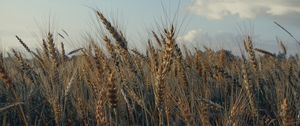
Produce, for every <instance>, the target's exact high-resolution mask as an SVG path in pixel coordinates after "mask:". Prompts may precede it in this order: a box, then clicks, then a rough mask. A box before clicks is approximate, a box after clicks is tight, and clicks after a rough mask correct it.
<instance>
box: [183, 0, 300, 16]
mask: <svg viewBox="0 0 300 126" xmlns="http://www.w3.org/2000/svg"><path fill="white" fill-rule="evenodd" d="M188 9H189V10H190V11H191V12H193V13H195V14H196V15H199V16H204V17H207V18H209V19H216V20H218V19H223V18H224V17H227V16H238V17H239V18H241V19H254V18H256V17H261V16H269V17H276V18H280V17H289V16H287V15H293V16H296V15H297V17H299V16H300V1H299V0H194V1H193V3H192V5H191V6H189V8H188Z"/></svg>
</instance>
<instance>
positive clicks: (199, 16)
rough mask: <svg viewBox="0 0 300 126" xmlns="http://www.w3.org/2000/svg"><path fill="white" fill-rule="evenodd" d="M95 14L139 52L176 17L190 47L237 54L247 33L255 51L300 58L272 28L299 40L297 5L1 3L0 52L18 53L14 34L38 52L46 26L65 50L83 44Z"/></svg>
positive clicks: (248, 1)
mask: <svg viewBox="0 0 300 126" xmlns="http://www.w3.org/2000/svg"><path fill="white" fill-rule="evenodd" d="M94 9H97V10H99V11H101V12H103V14H104V15H106V16H107V17H108V18H109V19H111V20H112V22H113V24H115V25H118V27H119V28H120V29H121V30H122V31H123V32H124V33H125V34H126V37H127V39H128V41H129V45H130V46H131V47H132V48H138V49H140V50H143V49H144V48H145V45H146V42H147V40H148V39H149V38H151V37H152V36H151V31H152V30H154V31H158V30H159V28H160V27H161V26H165V24H166V23H169V22H171V21H173V20H172V19H173V18H174V17H175V23H174V24H175V26H176V27H177V28H178V35H177V37H178V41H177V42H178V43H179V44H185V45H187V46H189V47H197V48H200V49H203V46H207V47H211V48H213V49H216V50H218V49H221V48H225V49H229V50H232V51H233V52H238V51H239V45H242V36H244V35H248V34H250V35H252V36H253V40H254V46H255V47H257V48H261V49H265V50H269V51H271V52H274V53H277V52H279V51H280V48H279V47H278V42H277V39H280V40H282V41H283V43H284V44H285V45H286V46H287V49H288V52H289V54H295V53H297V54H299V53H300V51H299V48H300V46H299V45H298V44H297V43H296V42H295V41H294V40H293V39H292V38H291V37H290V36H289V35H288V34H287V33H286V32H284V31H283V30H282V29H280V28H279V27H278V26H276V25H275V24H274V23H273V22H274V21H276V22H278V23H279V24H281V25H282V26H284V27H285V28H286V29H287V30H288V31H289V32H290V33H292V34H293V35H294V36H295V38H296V39H300V32H299V31H300V22H299V21H300V1H299V0H26V1H23V0H0V17H1V18H0V49H2V50H3V51H7V50H9V49H10V48H21V45H20V44H19V43H18V41H17V39H15V35H18V36H20V37H21V38H22V39H23V40H24V41H25V42H26V43H27V44H28V45H29V46H30V47H39V46H40V45H41V41H40V40H41V34H42V33H43V32H46V31H47V30H48V28H49V27H48V24H49V22H51V23H50V24H52V25H51V27H50V28H51V29H54V30H55V31H56V32H58V33H60V32H62V30H65V31H67V32H68V34H69V38H68V39H66V40H58V41H64V42H65V44H66V46H67V48H68V49H69V50H72V49H74V48H76V47H78V46H81V45H85V44H86V43H84V41H83V38H84V36H85V35H86V33H93V34H98V33H97V32H99V30H97V28H99V27H98V25H97V19H96V18H95V17H96V16H95V12H94ZM49 20H50V21H49ZM100 31H101V30H100Z"/></svg>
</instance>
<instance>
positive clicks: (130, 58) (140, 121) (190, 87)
mask: <svg viewBox="0 0 300 126" xmlns="http://www.w3.org/2000/svg"><path fill="white" fill-rule="evenodd" d="M95 14H96V16H97V18H98V20H99V23H100V24H101V25H102V26H104V28H105V29H103V30H106V31H107V33H108V34H105V35H103V36H102V40H97V39H95V38H92V37H91V38H89V39H86V43H89V44H88V45H87V47H82V48H78V49H74V50H73V51H70V52H66V50H65V47H64V43H60V42H58V41H56V39H55V38H56V36H61V35H58V34H56V33H53V32H50V31H49V32H48V33H47V34H46V35H45V36H47V37H45V38H44V39H43V40H42V41H41V45H42V46H41V48H38V49H36V50H35V49H32V48H30V47H28V46H27V45H26V43H25V42H24V41H23V40H22V38H21V37H18V36H16V38H17V40H18V41H19V42H20V44H21V45H22V46H23V47H24V49H25V50H26V54H25V53H24V52H23V53H21V51H18V50H15V49H12V50H11V51H9V52H8V53H7V56H6V54H4V53H1V60H0V123H1V125H3V126H10V125H11V126H15V125H24V126H29V125H33V126H35V125H70V126H71V125H83V126H88V125H92V126H93V125H97V126H106V125H107V126H131V125H133V126H137V125H141V126H157V125H159V126H185V125H187V126H247V125H249V126H257V125H262V126H263V125H267V126H268V125H270V126H277V125H283V126H297V125H300V107H299V106H300V59H299V57H297V56H290V57H288V56H287V54H286V52H287V49H286V47H285V45H284V44H282V42H281V43H280V47H281V50H280V51H279V53H278V54H274V53H271V52H268V51H266V50H263V49H260V48H256V47H254V44H253V40H252V37H251V36H245V38H244V41H242V42H240V43H242V44H243V45H244V46H243V49H242V50H245V53H242V55H241V56H235V55H233V54H231V52H230V51H228V50H224V49H221V50H217V51H215V50H213V49H211V48H205V50H204V51H203V50H200V49H195V50H194V51H192V49H190V48H185V46H183V47H180V46H179V45H178V39H177V36H176V34H177V32H178V29H177V28H176V26H173V25H170V26H165V28H164V29H161V32H152V34H153V36H152V37H151V38H149V40H148V45H147V49H146V53H142V52H139V51H137V50H136V49H130V48H128V41H127V39H126V38H125V36H124V35H123V33H122V32H121V31H120V30H119V29H117V27H115V26H113V25H112V24H111V22H110V21H109V20H108V19H107V18H106V16H104V15H103V14H102V13H101V12H100V11H96V13H95ZM62 37H63V36H62ZM101 45H103V46H101ZM241 52H243V51H241ZM28 54H29V55H30V56H31V57H28Z"/></svg>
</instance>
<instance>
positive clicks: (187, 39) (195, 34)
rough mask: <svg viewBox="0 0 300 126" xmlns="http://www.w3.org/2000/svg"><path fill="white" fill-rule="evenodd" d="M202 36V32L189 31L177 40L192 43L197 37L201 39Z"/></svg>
mask: <svg viewBox="0 0 300 126" xmlns="http://www.w3.org/2000/svg"><path fill="white" fill-rule="evenodd" d="M202 34H203V31H202V30H191V31H189V32H188V33H186V34H185V35H183V36H180V37H179V38H178V40H179V41H184V42H193V41H195V40H196V39H198V38H199V37H201V36H202Z"/></svg>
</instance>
